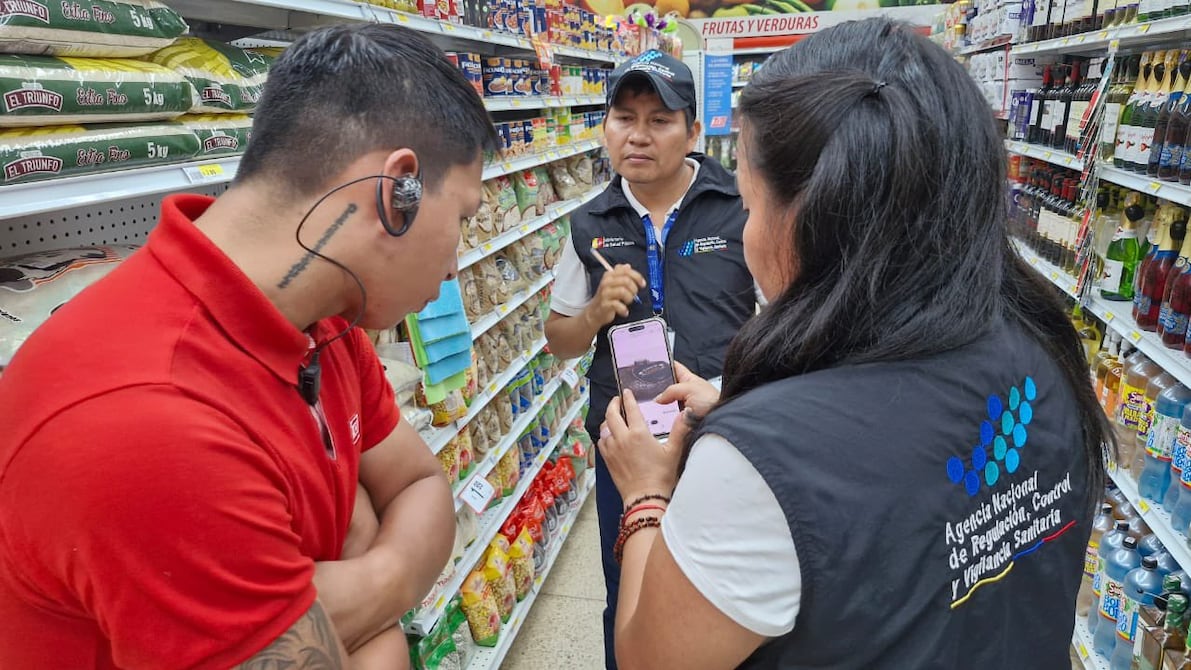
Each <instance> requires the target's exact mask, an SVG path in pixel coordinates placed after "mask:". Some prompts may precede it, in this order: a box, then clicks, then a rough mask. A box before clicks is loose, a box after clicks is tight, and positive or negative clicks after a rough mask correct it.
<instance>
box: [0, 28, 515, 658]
mask: <svg viewBox="0 0 1191 670" xmlns="http://www.w3.org/2000/svg"><path fill="white" fill-rule="evenodd" d="M494 145H495V134H494V131H493V128H492V124H491V122H490V121H489V118H488V115H487V113H486V111H485V109H484V106H483V103H482V101H481V100H480V98H479V97H478V96H477V95H476V93H475V91H474V90H473V89H472V88H471V86H470V84H469V83H468V82H467V80H466V79H464V77H463V76H462V75H461V74H460V73H459V72H458V71H456V70H455V69H454V68H453V67H452V66H451V65H450V64H449V63H448V61H447V60H446V58H445V56H444V55H443V53H442V52H441V51H439V50H438V49H437V48H435V47H434V46H433V45H432V44H430V43H429V42H428V41H427V40H426V39H425V38H424V37H422V36H420V35H418V34H417V33H414V32H411V31H408V30H404V29H401V28H398V27H394V26H377V25H359V26H351V27H347V26H344V27H333V28H328V29H322V30H318V31H315V32H313V33H311V34H309V35H307V36H306V37H304V38H302V39H300V40H298V41H297V42H296V43H295V44H294V46H293V47H292V48H291V49H289V50H287V52H286V53H285V55H283V56H282V57H281V59H280V60H279V61H278V62H277V64H276V65H275V67H274V69H273V71H272V73H271V75H270V78H269V83H268V85H267V86H266V89H265V92H264V96H263V98H262V100H261V103H260V107H259V109H258V111H257V114H256V117H255V126H254V136H253V139H252V142H251V144H250V145H249V147H248V149H247V153H246V154H245V156H244V158H243V161H242V163H241V166H240V172H239V175H238V176H237V179H236V181H235V183H234V184H233V185H232V187H231V188H230V189H229V190H228V191H227V193H225V194H224V195H223V196H221V197H220V198H219V199H218V200H212V199H210V198H205V197H199V196H173V197H170V198H167V199H166V200H165V201H164V202H163V205H162V213H161V219H160V223H159V225H158V227H157V229H156V230H154V231H153V233H152V234H151V235H150V237H149V241H148V243H147V244H146V246H145V248H144V249H142V250H141V251H139V252H137V253H136V254H134V255H133V256H132V257H131V258H130V259H128V260H127V261H126V262H125V263H124V264H123V265H121V266H120V267H119V268H118V269H116V270H115V271H114V272H112V273H111V274H110V275H109V276H108V277H107V278H105V279H104V280H102V281H100V282H99V283H97V284H96V285H94V286H92V287H91V288H90V289H88V290H87V291H85V292H83V293H82V294H81V295H79V296H78V297H77V298H76V299H74V300H73V301H71V302H70V303H69V304H67V305H66V306H64V307H63V308H62V309H60V310H59V311H58V313H57V314H56V315H55V316H54V317H53V318H52V319H50V320H49V322H47V323H46V324H45V325H44V326H43V327H42V328H41V329H39V330H38V332H37V333H35V334H34V336H33V337H32V338H30V339H29V340H28V342H27V343H26V344H25V345H24V346H23V347H22V349H21V350H20V352H19V353H18V354H17V355H16V357H15V359H14V360H13V362H12V364H11V366H9V367H8V369H7V370H6V371H5V375H4V377H3V378H2V380H0V408H3V409H2V410H0V411H3V412H4V416H3V419H2V421H0V424H2V425H3V426H4V430H3V432H2V433H0V667H3V668H14V669H15V668H20V669H21V670H29V669H34V668H50V669H53V670H62V669H67V668H69V669H70V670H79V669H85V668H170V669H176V668H192V667H194V668H227V667H231V666H238V667H243V668H265V667H268V668H274V667H287V668H316V667H317V668H341V667H347V665H348V664H349V662H350V663H351V665H352V667H362V666H364V665H367V663H366V662H365V661H366V656H367V655H368V654H370V653H371V655H372V658H374V659H375V657H376V656H378V655H379V656H380V657H381V659H382V660H384V661H386V662H387V663H388V664H390V665H392V666H394V667H400V665H401V664H402V663H404V662H405V660H404V659H402V658H401V649H402V646H403V639H402V638H401V635H400V631H399V630H398V629H397V628H395V625H396V623H397V619H398V617H399V616H400V615H401V614H402V613H403V612H404V611H406V610H407V609H409V608H410V607H412V606H413V605H415V604H416V603H417V602H418V601H419V600H420V599H421V597H422V596H423V595H424V594H425V593H426V591H427V590H428V589H429V588H430V586H431V585H432V584H433V582H434V579H435V578H436V577H437V575H438V573H439V571H440V570H441V568H442V565H443V564H444V563H445V561H446V559H447V556H448V554H449V552H450V547H451V544H452V540H453V528H454V516H453V506H452V501H451V496H450V489H449V487H448V485H447V482H446V480H445V478H444V477H443V475H442V471H441V469H440V467H439V465H438V462H437V460H436V459H435V458H434V456H432V455H431V453H430V451H429V450H428V449H427V448H426V446H425V444H424V443H423V442H422V441H421V440H420V439H419V438H418V435H417V433H416V432H415V431H414V430H413V429H412V427H410V426H409V425H408V424H407V423H404V422H402V421H401V420H400V417H399V416H398V412H397V408H396V406H395V403H394V400H393V395H392V391H391V389H390V388H389V386H388V384H387V383H386V381H385V378H384V375H383V371H382V369H381V367H380V365H379V363H378V361H377V359H376V356H375V354H374V352H373V351H372V348H371V345H370V343H369V342H368V340H367V339H366V338H365V336H364V335H363V334H362V332H361V331H360V330H358V329H355V328H353V327H352V326H355V325H358V326H363V327H369V328H387V327H391V326H392V325H393V324H395V323H397V322H398V321H399V320H400V319H401V318H402V317H404V316H405V315H406V314H407V313H408V312H411V311H416V310H418V309H420V308H421V307H423V306H424V305H425V304H426V303H427V302H428V301H430V300H432V299H434V298H435V297H436V295H437V293H438V288H439V285H440V283H441V282H442V281H443V280H444V279H447V278H449V277H451V276H452V275H453V273H454V272H455V270H456V261H455V248H456V245H457V243H458V235H459V221H460V220H461V219H464V218H466V217H468V216H471V215H472V214H473V213H474V212H475V211H476V210H477V208H478V207H479V204H480V194H481V168H482V152H483V151H484V150H485V149H490V148H492V147H494ZM295 236H297V237H298V238H299V239H300V240H301V245H299V243H298V241H297V240H295ZM357 482H359V483H361V484H363V487H364V489H366V491H367V494H368V495H369V496H370V498H371V503H372V504H373V505H374V507H375V510H376V514H377V516H378V517H379V526H378V527H374V528H373V529H372V533H370V535H374V536H373V537H370V538H369V539H368V540H366V546H367V549H366V550H365V551H364V552H363V553H362V554H361V555H359V556H356V557H350V558H347V557H344V556H343V555H342V550H343V546H344V540H345V537H346V536H347V534H348V529H349V526H350V525H351V522H352V515H353V508H354V507H355V503H356V500H357V498H356V492H357ZM361 507H362V508H363V509H364V510H365V511H366V512H367V511H369V510H368V509H367V502H366V501H365V502H364V504H362V505H361ZM359 520H360V519H359V517H357V521H359ZM375 524H376V521H373V525H374V526H375ZM362 525H363V526H364V527H367V526H368V524H367V523H363V524H362ZM386 645H387V646H386ZM383 649H396V650H397V651H396V652H389V653H388V654H385V653H379V654H378V650H383ZM349 654H351V658H350V659H349Z"/></svg>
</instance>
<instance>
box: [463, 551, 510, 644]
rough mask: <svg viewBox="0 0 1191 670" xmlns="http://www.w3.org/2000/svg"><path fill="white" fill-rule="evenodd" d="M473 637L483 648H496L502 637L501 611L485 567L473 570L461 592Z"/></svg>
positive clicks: (464, 611) (464, 610)
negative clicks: (486, 577)
mask: <svg viewBox="0 0 1191 670" xmlns="http://www.w3.org/2000/svg"><path fill="white" fill-rule="evenodd" d="M459 595H460V597H461V598H462V605H463V613H464V615H466V616H467V623H468V626H469V627H470V628H471V637H472V639H473V640H475V642H476V644H478V645H480V646H481V647H495V646H496V643H497V642H498V641H499V636H500V624H501V621H500V610H499V609H498V608H497V604H496V596H495V594H494V593H493V590H492V585H491V584H489V583H488V580H487V579H485V578H484V571H483V567H481V568H479V569H476V570H473V571H472V572H471V574H469V575H468V576H467V579H466V580H464V582H463V586H462V588H461V589H460V592H459Z"/></svg>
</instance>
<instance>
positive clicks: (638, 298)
mask: <svg viewBox="0 0 1191 670" xmlns="http://www.w3.org/2000/svg"><path fill="white" fill-rule="evenodd" d="M591 255H592V256H595V259H596V260H597V261H599V262H600V265H603V266H604V269H605V270H607V271H608V272H612V264H611V263H609V262H608V259H607V258H604V256H603V255H602V254H601V253H600V252H599V251H597V250H595V249H592V250H591ZM633 302H635V303H636V304H638V305H640V304H641V296H639V295H634V296H633Z"/></svg>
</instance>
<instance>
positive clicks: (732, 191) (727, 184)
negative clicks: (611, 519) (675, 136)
mask: <svg viewBox="0 0 1191 670" xmlns="http://www.w3.org/2000/svg"><path fill="white" fill-rule="evenodd" d="M691 157H692V158H694V159H695V160H698V161H699V162H700V164H701V167H700V168H699V174H698V176H697V177H696V179H695V183H694V184H693V185H692V186H691V188H690V190H689V191H687V194H686V197H685V198H683V201H682V204H681V205H680V207H679V210H678V219H677V220H676V221H675V222H674V227H673V228H672V229H671V231H670V235H669V237H667V238H666V244H665V253H664V255H663V257H662V265H663V267H664V269H665V293H666V305H665V307H666V313H665V315H664V318H665V319H666V322H667V323H668V324H669V326H670V327H671V328H673V329H674V332H675V345H674V357H675V358H676V359H677V360H678V361H679V362H680V363H682V364H683V365H686V366H687V367H688V368H690V369H691V370H692V371H693V372H695V373H696V374H698V375H699V376H701V377H704V378H712V377H718V376H719V375H720V374H721V371H722V369H723V366H724V354H725V352H726V351H727V348H728V343H729V342H731V341H732V338H733V337H734V336H735V335H736V332H737V331H738V330H739V329H740V326H741V325H742V324H744V322H745V321H747V320H748V319H749V318H750V317H751V316H752V315H753V314H754V312H755V310H756V294H755V293H754V289H753V277H752V275H751V274H749V271H748V267H747V266H746V265H745V262H744V244H743V240H742V236H743V234H744V222H745V220H746V219H747V218H748V216H747V215H746V213H745V211H744V208H743V207H742V206H741V203H740V193H739V192H738V191H737V190H736V184H735V179H734V178H733V177H732V175H731V174H729V173H728V172H727V171H726V170H724V168H723V167H722V166H720V164H719V163H717V162H716V161H714V160H708V159H707V158H706V157H705V156H702V155H699V154H692V156H691ZM644 225H645V224H644V222H642V220H641V217H640V216H638V215H637V213H636V211H634V210H633V207H632V205H630V204H629V201H628V199H627V198H626V197H625V194H624V190H623V186H622V184H621V179H620V177H616V179H615V180H613V182H612V184H610V185H609V186H608V188H607V189H606V190H605V191H604V192H603V193H601V194H600V195H599V196H597V197H596V198H595V199H594V200H592V201H591V202H590V203H588V204H587V205H586V206H585V207H583V208H581V209H579V210H578V211H576V212H575V213H574V214H572V215H571V238H572V241H573V242H574V245H575V251H576V252H577V253H578V255H579V259H580V260H581V261H583V265H584V267H585V268H586V270H587V276H588V277H589V279H590V282H591V285H590V289H591V292H592V294H593V295H594V294H595V291H596V289H597V288H598V287H599V285H600V280H601V279H603V277H604V272H605V270H604V266H603V265H601V264H600V263H599V261H597V260H596V258H595V256H593V255H592V253H591V250H592V249H593V248H597V249H599V251H600V255H602V256H603V257H604V258H606V259H607V260H608V262H609V263H611V264H612V265H614V266H615V265H618V264H621V263H627V264H629V265H631V266H633V268H634V269H635V270H637V272H640V273H641V276H643V277H645V278H646V280H648V278H649V263H648V261H647V257H646V252H645V250H646V241H645V228H644ZM639 295H640V297H641V304H640V305H637V304H634V305H632V306H631V308H630V310H629V315H628V317H626V318H618V319H616V320H615V321H613V322H612V323H611V324H609V325H608V326H606V327H604V328H602V329H601V330H600V332H599V335H597V336H596V351H595V359H594V361H593V362H592V366H591V371H590V372H589V373H588V378H589V379H590V380H591V411H590V413H589V414H588V419H587V426H588V430H589V431H593V432H594V431H595V430H596V429H597V428H598V427H599V425H600V423H601V422H603V420H604V412H605V410H606V409H607V407H608V403H609V401H611V400H612V398H614V397H615V396H616V376H615V374H614V373H613V370H612V355H611V353H610V351H609V344H608V337H607V334H608V328H610V327H611V326H614V325H618V324H621V323H627V322H630V321H639V320H641V319H647V318H649V317H652V316H653V301H652V299H651V297H650V292H649V287H648V285H647V286H646V287H645V288H644V289H642V290H641V292H640V294H639Z"/></svg>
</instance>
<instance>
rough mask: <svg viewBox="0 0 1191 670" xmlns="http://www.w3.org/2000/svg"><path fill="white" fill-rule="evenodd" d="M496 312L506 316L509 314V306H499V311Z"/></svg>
mask: <svg viewBox="0 0 1191 670" xmlns="http://www.w3.org/2000/svg"><path fill="white" fill-rule="evenodd" d="M498 311H499V312H500V313H501V314H502V315H503V314H508V313H509V306H508V305H501V306H500V309H499V310H498Z"/></svg>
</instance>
